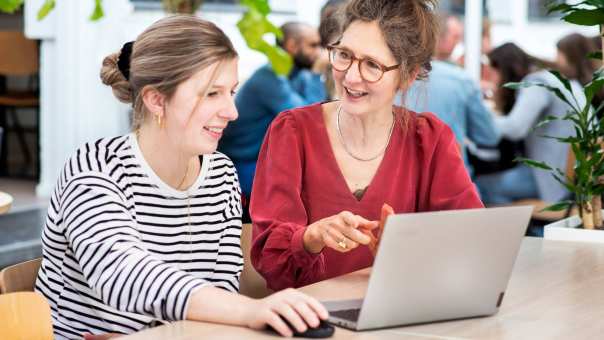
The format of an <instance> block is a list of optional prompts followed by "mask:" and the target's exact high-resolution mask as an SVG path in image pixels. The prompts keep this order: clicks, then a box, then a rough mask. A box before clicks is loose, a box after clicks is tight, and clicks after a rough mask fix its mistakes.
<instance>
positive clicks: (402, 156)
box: [250, 104, 483, 290]
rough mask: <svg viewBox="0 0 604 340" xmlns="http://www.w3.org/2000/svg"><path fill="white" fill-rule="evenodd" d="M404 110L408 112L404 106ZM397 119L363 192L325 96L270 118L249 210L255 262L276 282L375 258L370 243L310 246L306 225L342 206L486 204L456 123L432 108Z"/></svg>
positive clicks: (375, 212)
mask: <svg viewBox="0 0 604 340" xmlns="http://www.w3.org/2000/svg"><path fill="white" fill-rule="evenodd" d="M396 112H397V114H398V115H401V114H402V112H401V110H400V109H398V108H397V110H396ZM409 116H410V117H409V119H408V122H407V125H406V128H403V126H402V123H400V122H399V121H400V120H398V119H397V123H396V125H395V128H394V131H393V132H392V137H391V140H390V143H389V145H388V148H387V149H386V152H385V154H384V157H383V159H382V162H381V164H380V166H379V167H378V170H377V172H376V174H375V175H374V178H373V180H372V182H371V183H370V185H369V186H368V188H367V190H366V191H365V193H364V195H363V197H362V199H361V200H360V201H358V200H357V199H356V198H355V196H354V195H353V194H352V193H351V192H350V190H349V189H348V185H347V184H346V180H345V179H344V177H343V175H342V172H341V171H340V168H339V166H338V164H337V163H336V159H335V156H334V154H333V151H332V148H331V144H330V142H329V137H328V136H327V130H326V127H325V122H324V119H323V114H322V108H321V104H313V105H310V106H305V107H301V108H297V109H293V110H290V111H285V112H282V113H281V114H280V115H279V116H278V117H277V118H275V120H274V121H273V123H272V124H271V126H270V128H269V130H268V132H267V134H266V136H265V139H264V144H263V145H262V149H261V150H260V155H259V158H258V164H257V168H256V175H255V178H254V186H253V190H252V200H251V205H250V212H251V217H252V221H253V225H254V226H253V244H252V250H251V257H252V263H253V265H254V267H256V269H257V270H258V272H260V274H262V276H264V278H265V279H266V281H267V282H268V286H269V287H270V288H271V289H274V290H280V289H284V288H287V287H300V286H304V285H308V284H311V283H314V282H317V281H321V280H325V279H329V278H332V277H335V276H339V275H343V274H346V273H350V272H353V271H355V270H358V269H362V268H365V267H368V266H371V264H372V263H373V256H372V255H371V252H370V251H369V248H367V247H366V246H360V247H358V248H356V249H354V250H352V251H350V252H348V253H339V252H337V251H335V250H332V249H330V248H325V249H324V250H323V251H322V252H321V253H319V254H311V253H308V252H307V251H306V250H305V249H304V245H303V241H302V236H303V234H304V231H305V229H306V226H307V225H309V224H311V223H313V222H315V221H317V220H320V219H322V218H325V217H329V216H332V215H336V214H338V213H340V212H341V211H343V210H348V211H351V212H352V213H354V214H357V215H361V216H363V217H365V218H367V219H370V220H379V218H380V209H381V207H382V204H383V203H388V204H389V205H391V206H392V207H393V208H394V211H395V212H396V213H404V212H419V211H434V210H449V209H469V208H481V207H483V205H482V202H481V201H480V199H479V197H478V194H477V192H476V189H475V187H474V184H473V183H472V181H471V180H470V177H469V176H468V173H467V172H466V169H465V167H464V163H463V160H462V159H461V156H460V153H459V148H458V145H457V143H456V141H455V137H454V136H453V133H452V132H451V130H450V129H449V128H448V127H447V126H446V125H445V124H444V123H443V122H441V121H440V120H439V119H438V118H436V117H435V116H434V115H432V114H430V113H423V114H416V113H414V112H409Z"/></svg>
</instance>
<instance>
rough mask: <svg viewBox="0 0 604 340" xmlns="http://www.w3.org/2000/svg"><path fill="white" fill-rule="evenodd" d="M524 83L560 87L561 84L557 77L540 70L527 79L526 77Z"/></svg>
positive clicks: (529, 75)
mask: <svg viewBox="0 0 604 340" xmlns="http://www.w3.org/2000/svg"><path fill="white" fill-rule="evenodd" d="M522 81H532V82H540V83H546V84H548V85H553V86H559V85H560V82H559V81H558V80H557V79H556V77H555V76H554V75H553V74H551V73H549V71H547V70H539V71H536V72H533V73H530V74H528V75H527V76H526V77H524V78H523V79H522Z"/></svg>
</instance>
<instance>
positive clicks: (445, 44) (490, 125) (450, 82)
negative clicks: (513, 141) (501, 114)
mask: <svg viewBox="0 0 604 340" xmlns="http://www.w3.org/2000/svg"><path fill="white" fill-rule="evenodd" d="M438 18H439V25H440V32H439V35H438V40H437V43H436V49H435V55H438V56H441V58H445V57H446V58H445V59H443V60H448V56H450V54H451V52H452V51H453V47H454V46H452V43H453V41H454V40H455V37H456V35H457V34H458V28H457V26H456V25H455V24H451V23H452V22H455V21H456V20H457V19H455V17H454V16H452V15H449V14H444V13H442V14H440V15H439V16H438ZM457 21H458V20H457ZM449 28H454V30H453V31H450V30H449ZM431 65H432V71H430V73H429V74H428V79H426V80H423V81H417V82H415V83H414V84H413V85H412V86H411V89H410V90H409V93H408V95H407V98H406V100H405V103H406V106H407V108H409V109H411V110H413V111H416V112H424V111H428V112H432V113H435V114H436V115H437V116H438V117H439V118H440V119H441V120H443V121H444V122H445V123H446V124H447V125H448V126H449V127H450V128H451V129H452V130H453V132H454V133H455V137H456V139H457V142H458V144H459V146H460V150H461V152H462V155H463V159H464V162H465V164H466V168H467V169H468V172H469V173H470V174H472V168H471V165H470V163H469V162H468V157H467V147H468V145H476V144H479V145H490V146H494V145H497V143H498V142H499V139H500V133H499V131H498V129H497V128H496V127H495V123H494V122H493V117H492V115H491V112H490V110H489V109H488V108H487V107H486V105H485V103H484V102H483V99H482V93H481V91H480V88H479V87H478V84H476V83H475V82H474V80H472V78H471V77H470V76H469V74H467V73H466V71H465V70H464V69H462V68H461V67H459V66H457V65H455V64H452V63H449V62H446V61H441V60H436V59H433V60H432V62H431ZM399 105H400V103H399Z"/></svg>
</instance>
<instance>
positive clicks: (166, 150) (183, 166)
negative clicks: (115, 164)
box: [135, 125, 201, 190]
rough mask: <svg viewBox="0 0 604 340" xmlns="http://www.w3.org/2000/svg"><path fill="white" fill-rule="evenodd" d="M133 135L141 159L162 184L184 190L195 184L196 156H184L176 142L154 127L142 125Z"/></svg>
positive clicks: (198, 169) (196, 173) (196, 171)
mask: <svg viewBox="0 0 604 340" xmlns="http://www.w3.org/2000/svg"><path fill="white" fill-rule="evenodd" d="M135 135H136V138H137V141H138V145H139V148H140V150H141V153H142V154H143V157H144V158H145V160H146V161H147V163H148V164H149V166H150V167H151V169H152V170H153V172H155V174H156V175H157V176H158V177H159V178H160V179H161V180H162V181H163V182H164V183H166V184H167V185H169V186H170V187H172V188H174V189H176V190H186V189H188V188H189V187H190V186H191V185H192V184H193V183H194V182H195V180H196V179H197V177H198V174H199V171H200V168H201V164H200V162H199V156H198V155H192V154H186V153H185V152H184V150H182V148H181V147H180V145H179V144H177V143H178V141H175V140H172V139H171V138H169V137H168V135H167V134H166V132H165V131H164V130H161V129H160V128H158V127H155V126H149V125H144V126H142V127H141V128H140V129H138V130H137V131H136V133H135Z"/></svg>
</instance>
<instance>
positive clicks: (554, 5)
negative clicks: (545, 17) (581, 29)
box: [547, 2, 574, 14]
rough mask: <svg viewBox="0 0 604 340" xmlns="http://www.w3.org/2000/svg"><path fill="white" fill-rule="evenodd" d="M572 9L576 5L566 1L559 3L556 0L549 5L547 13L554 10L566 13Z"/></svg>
mask: <svg viewBox="0 0 604 340" xmlns="http://www.w3.org/2000/svg"><path fill="white" fill-rule="evenodd" d="M572 10H574V6H572V5H568V4H565V3H561V4H557V3H555V2H554V3H550V4H548V5H547V14H552V13H554V12H560V13H566V12H570V11H572Z"/></svg>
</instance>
